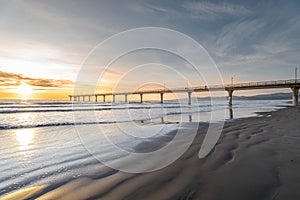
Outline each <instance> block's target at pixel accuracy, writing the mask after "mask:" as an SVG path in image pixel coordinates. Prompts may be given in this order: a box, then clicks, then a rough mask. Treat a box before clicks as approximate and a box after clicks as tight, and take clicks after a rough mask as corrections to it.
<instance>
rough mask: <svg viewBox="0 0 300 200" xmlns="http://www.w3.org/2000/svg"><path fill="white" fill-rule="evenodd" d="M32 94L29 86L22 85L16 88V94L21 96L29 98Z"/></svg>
mask: <svg viewBox="0 0 300 200" xmlns="http://www.w3.org/2000/svg"><path fill="white" fill-rule="evenodd" d="M32 92H33V89H32V87H31V86H30V85H28V84H26V83H22V84H21V85H20V86H18V88H17V93H18V94H20V95H21V96H23V97H24V96H29V95H31V94H32Z"/></svg>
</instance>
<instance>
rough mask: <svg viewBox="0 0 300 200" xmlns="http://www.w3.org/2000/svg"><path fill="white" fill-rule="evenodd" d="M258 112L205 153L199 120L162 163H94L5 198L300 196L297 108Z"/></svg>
mask: <svg viewBox="0 0 300 200" xmlns="http://www.w3.org/2000/svg"><path fill="white" fill-rule="evenodd" d="M260 115H261V116H259V117H250V118H244V119H237V120H233V121H227V122H226V123H225V125H224V129H223V132H222V135H221V137H220V139H219V141H218V143H217V145H216V146H215V148H214V149H213V150H212V151H211V153H210V154H209V155H208V156H207V157H206V158H204V159H199V157H198V153H199V149H200V147H201V144H202V141H203V137H204V134H205V132H206V130H207V124H205V123H201V124H200V126H199V130H198V133H197V136H196V138H195V139H194V141H193V143H192V145H191V146H190V148H189V149H188V150H187V151H186V152H185V153H184V154H183V155H182V156H181V157H180V158H179V159H178V160H176V161H175V162H174V163H172V164H171V165H169V166H167V167H165V168H163V169H160V170H157V171H154V172H149V173H140V174H134V173H125V172H121V171H118V170H114V169H110V168H108V167H106V166H103V165H99V166H98V167H97V165H96V164H95V167H94V168H93V170H88V171H86V173H83V174H82V175H81V176H80V177H73V178H72V179H68V180H61V181H58V182H56V183H55V184H46V183H45V184H41V185H36V186H31V187H25V188H21V189H20V190H15V191H13V192H11V193H8V194H5V195H2V197H1V199H5V200H7V199H206V200H207V199H300V192H299V189H298V188H299V184H300V173H299V168H300V147H299V142H300V126H299V120H300V112H299V109H296V108H295V107H287V108H284V109H280V110H277V111H274V112H267V113H260ZM164 137H166V136H164ZM158 141H161V140H158ZM153 146H160V144H157V141H156V142H155V141H153V143H152V144H151V142H150V143H149V142H148V143H147V144H145V145H143V144H139V145H137V146H136V151H137V152H139V151H141V152H143V151H147V150H151V149H152V148H153ZM145 148H146V149H145ZM166 156H167V155H166Z"/></svg>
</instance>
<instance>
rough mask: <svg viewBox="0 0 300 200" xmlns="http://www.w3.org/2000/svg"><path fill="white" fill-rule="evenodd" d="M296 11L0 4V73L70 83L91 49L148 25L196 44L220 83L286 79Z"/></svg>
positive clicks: (299, 22)
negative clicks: (217, 73)
mask: <svg viewBox="0 0 300 200" xmlns="http://www.w3.org/2000/svg"><path fill="white" fill-rule="evenodd" d="M299 10H300V2H299V1H273V0H272V1H176V0H175V1H171V0H162V1H150V0H148V1H147V0H144V1H137V0H136V1H92V0H88V1H76V0H72V1H71V0H69V1H68V0H64V1H56V0H54V1H37V0H36V1H30V0H28V1H4V0H2V1H1V7H0V13H1V14H0V29H1V32H0V43H1V46H0V71H2V72H6V73H11V74H22V75H23V76H26V77H30V78H37V79H47V80H49V79H51V80H52V79H53V80H56V79H57V80H72V81H74V80H75V79H76V76H77V73H78V71H79V68H80V64H81V62H82V60H83V59H84V58H85V57H86V56H87V54H88V53H89V52H90V51H91V49H93V48H94V47H95V46H96V45H97V44H98V43H100V42H102V41H103V40H105V39H107V38H108V37H110V36H112V35H113V34H117V33H119V32H121V31H125V30H128V29H132V28H139V27H148V26H151V27H164V28H169V29H173V30H176V31H180V32H182V33H184V34H186V35H188V36H190V37H191V38H193V39H194V40H196V41H197V42H198V43H200V44H201V45H202V46H203V47H204V48H205V49H206V50H207V52H208V53H209V55H210V56H211V57H212V58H213V60H214V61H215V63H216V64H217V66H218V68H219V69H220V71H221V74H222V77H223V79H224V81H225V82H229V81H230V78H231V77H232V76H233V77H234V80H235V81H236V82H246V81H260V80H276V79H290V78H293V77H294V68H295V67H297V66H298V68H300V56H299V53H300V39H299V35H300V11H299ZM2 79H3V77H2ZM41 87H43V85H41ZM45 87H46V86H45Z"/></svg>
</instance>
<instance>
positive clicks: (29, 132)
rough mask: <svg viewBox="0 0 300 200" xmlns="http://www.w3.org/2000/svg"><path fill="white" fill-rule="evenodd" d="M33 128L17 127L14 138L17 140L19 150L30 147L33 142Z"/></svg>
mask: <svg viewBox="0 0 300 200" xmlns="http://www.w3.org/2000/svg"><path fill="white" fill-rule="evenodd" d="M33 136H34V130H33V129H19V130H17V131H16V140H17V142H18V148H19V150H21V151H25V150H28V149H30V145H31V144H32V143H33V141H34V140H33V139H34V137H33Z"/></svg>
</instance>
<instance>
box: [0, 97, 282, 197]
mask: <svg viewBox="0 0 300 200" xmlns="http://www.w3.org/2000/svg"><path fill="white" fill-rule="evenodd" d="M286 105H288V103H287V101H286V100H271V101H270V100H251V101H250V100H249V101H234V105H233V107H232V110H230V109H229V108H228V106H227V102H226V101H217V102H215V103H214V105H211V102H209V101H197V103H195V101H193V103H192V105H187V104H186V102H185V100H182V101H165V103H164V104H160V103H159V102H155V101H152V102H144V103H142V104H141V103H109V102H108V103H100V102H98V103H95V102H70V101H44V100H0V152H1V154H0V196H1V195H4V194H6V193H8V192H12V191H14V190H17V189H20V188H25V187H29V186H33V185H40V184H52V183H59V182H64V181H68V180H71V179H73V178H77V177H80V176H84V175H85V174H86V173H87V172H88V171H89V170H91V169H93V168H94V167H95V166H99V165H101V163H99V161H98V160H96V159H95V158H94V157H93V156H91V155H90V153H89V151H88V150H87V149H86V147H85V144H84V143H83V142H82V141H83V140H82V138H81V137H89V133H90V131H89V130H91V128H92V127H94V126H97V127H98V128H99V131H101V132H102V134H103V135H106V136H109V137H110V138H111V139H113V140H114V142H116V143H117V145H118V146H120V147H121V148H124V149H126V150H127V151H129V152H130V151H134V146H136V145H137V144H139V143H140V142H142V141H144V140H145V139H147V138H153V137H159V136H162V135H164V134H167V133H169V132H170V131H173V130H176V129H178V128H179V126H180V124H181V123H191V122H210V121H212V120H213V121H220V120H232V119H238V118H243V117H250V116H257V115H258V114H257V113H256V112H268V111H273V110H276V109H278V108H280V107H283V106H286ZM212 113H215V115H214V119H212V118H211V116H212ZM79 126H80V127H84V128H85V129H83V130H86V132H82V131H81V133H78V129H77V127H79ZM80 130H82V129H80ZM124 132H126V134H127V135H128V134H129V135H131V136H134V137H128V136H126V134H125V135H124V134H123V133H124ZM132 138H134V139H132ZM85 141H90V142H91V143H94V144H95V145H98V146H99V152H98V153H100V154H101V156H102V157H103V158H105V159H115V158H117V157H119V156H120V155H115V154H114V152H112V151H111V149H110V146H109V145H108V144H107V143H106V142H105V140H102V141H100V140H99V139H98V140H95V139H94V138H93V136H91V137H90V138H88V140H85Z"/></svg>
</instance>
